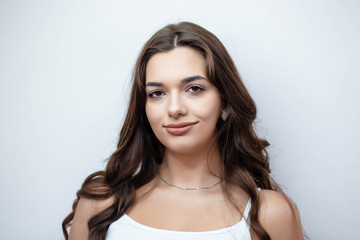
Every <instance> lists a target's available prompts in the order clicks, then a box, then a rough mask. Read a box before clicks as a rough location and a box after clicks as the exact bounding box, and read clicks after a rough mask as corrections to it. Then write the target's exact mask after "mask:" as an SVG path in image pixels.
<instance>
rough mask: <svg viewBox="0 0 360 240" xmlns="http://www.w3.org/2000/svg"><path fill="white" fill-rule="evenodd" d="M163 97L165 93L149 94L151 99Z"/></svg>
mask: <svg viewBox="0 0 360 240" xmlns="http://www.w3.org/2000/svg"><path fill="white" fill-rule="evenodd" d="M162 95H164V93H163V92H161V91H154V92H151V93H150V94H149V97H151V98H158V97H161V96H162Z"/></svg>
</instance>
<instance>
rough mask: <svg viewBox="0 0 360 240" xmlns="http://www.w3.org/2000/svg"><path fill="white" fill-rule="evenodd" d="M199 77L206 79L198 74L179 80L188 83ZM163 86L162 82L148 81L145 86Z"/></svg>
mask: <svg viewBox="0 0 360 240" xmlns="http://www.w3.org/2000/svg"><path fill="white" fill-rule="evenodd" d="M199 79H203V80H206V81H207V79H206V78H205V77H202V76H200V75H195V76H190V77H186V78H184V79H183V80H181V83H188V82H192V81H195V80H199ZM161 86H164V84H163V83H162V82H148V83H146V87H161Z"/></svg>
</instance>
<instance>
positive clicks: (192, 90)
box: [187, 85, 205, 93]
mask: <svg viewBox="0 0 360 240" xmlns="http://www.w3.org/2000/svg"><path fill="white" fill-rule="evenodd" d="M204 90H205V89H204V88H203V87H200V86H197V85H194V86H190V87H189V88H188V89H187V91H190V92H192V93H198V92H201V91H204Z"/></svg>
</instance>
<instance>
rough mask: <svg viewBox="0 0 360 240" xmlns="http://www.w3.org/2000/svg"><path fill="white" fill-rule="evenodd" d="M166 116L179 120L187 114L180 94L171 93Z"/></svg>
mask: <svg viewBox="0 0 360 240" xmlns="http://www.w3.org/2000/svg"><path fill="white" fill-rule="evenodd" d="M169 100H170V102H169V108H168V115H169V117H172V118H179V117H180V116H184V115H186V114H187V109H186V106H185V103H184V100H183V99H182V96H181V94H179V93H173V94H171V96H170V98H169Z"/></svg>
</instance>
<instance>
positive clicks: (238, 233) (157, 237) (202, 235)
mask: <svg viewBox="0 0 360 240" xmlns="http://www.w3.org/2000/svg"><path fill="white" fill-rule="evenodd" d="M250 207H251V201H250V199H249V201H248V203H247V204H246V208H245V210H244V214H243V217H242V219H241V221H240V222H238V223H236V224H235V225H233V226H230V227H227V228H222V229H218V230H212V231H202V232H183V231H171V230H164V229H158V228H153V227H149V226H145V225H143V224H141V223H138V222H136V221H134V220H133V219H132V218H130V217H129V216H128V215H126V214H124V215H123V216H122V217H121V218H119V219H118V220H116V221H115V222H113V223H112V224H110V226H109V229H108V232H107V235H106V239H107V240H121V239H126V240H143V239H146V240H220V239H221V240H234V239H239V240H240V239H241V240H251V236H250V226H249V224H248V215H249V211H250Z"/></svg>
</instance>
